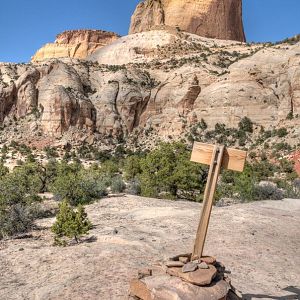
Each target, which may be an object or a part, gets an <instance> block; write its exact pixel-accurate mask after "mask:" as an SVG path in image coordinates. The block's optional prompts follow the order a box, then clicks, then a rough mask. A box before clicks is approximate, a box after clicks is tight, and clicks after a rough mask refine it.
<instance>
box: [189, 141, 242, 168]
mask: <svg viewBox="0 0 300 300" xmlns="http://www.w3.org/2000/svg"><path fill="white" fill-rule="evenodd" d="M214 148H215V145H210V144H204V143H198V142H195V143H194V147H193V152H192V157H191V161H193V162H197V163H200V164H205V165H210V164H211V161H212V156H213V152H214ZM246 157H247V152H246V151H243V150H238V149H231V148H225V150H224V154H223V159H222V165H221V167H222V168H224V169H228V170H233V171H238V172H242V171H243V170H244V167H245V161H246Z"/></svg>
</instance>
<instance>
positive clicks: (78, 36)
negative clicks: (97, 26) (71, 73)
mask: <svg viewBox="0 0 300 300" xmlns="http://www.w3.org/2000/svg"><path fill="white" fill-rule="evenodd" d="M118 38H119V36H118V35H117V34H115V33H113V32H107V31H102V30H71V31H65V32H63V33H60V34H59V35H57V37H56V40H55V42H54V43H50V44H46V45H45V46H44V47H42V48H41V49H39V50H38V51H37V52H36V54H35V55H34V56H33V57H32V61H35V62H37V61H43V60H47V59H50V58H65V57H71V58H80V59H85V58H86V57H87V56H88V55H90V54H92V53H93V52H94V51H96V50H97V49H99V48H102V47H104V46H106V45H108V44H110V43H112V42H113V41H115V40H116V39H118Z"/></svg>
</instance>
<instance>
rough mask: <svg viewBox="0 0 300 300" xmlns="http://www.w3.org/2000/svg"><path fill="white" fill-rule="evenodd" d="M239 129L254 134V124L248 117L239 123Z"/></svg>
mask: <svg viewBox="0 0 300 300" xmlns="http://www.w3.org/2000/svg"><path fill="white" fill-rule="evenodd" d="M239 129H240V130H241V131H244V132H250V133H252V132H253V122H252V121H251V120H250V119H249V118H248V117H243V118H242V119H241V121H240V122H239Z"/></svg>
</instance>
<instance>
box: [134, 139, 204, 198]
mask: <svg viewBox="0 0 300 300" xmlns="http://www.w3.org/2000/svg"><path fill="white" fill-rule="evenodd" d="M140 166H141V174H140V175H139V179H140V183H141V194H142V195H143V196H147V197H165V198H174V199H175V198H182V199H187V200H193V201H195V200H197V199H199V193H200V192H203V189H204V184H205V179H206V175H207V173H206V172H205V171H204V170H203V169H202V168H201V166H200V165H199V164H195V163H192V162H190V150H188V149H187V148H186V146H185V145H184V144H182V143H173V144H167V143H164V144H161V145H160V147H159V148H158V149H156V150H153V151H152V152H150V153H149V154H147V155H146V157H145V158H142V159H141V162H140ZM197 195H198V198H197Z"/></svg>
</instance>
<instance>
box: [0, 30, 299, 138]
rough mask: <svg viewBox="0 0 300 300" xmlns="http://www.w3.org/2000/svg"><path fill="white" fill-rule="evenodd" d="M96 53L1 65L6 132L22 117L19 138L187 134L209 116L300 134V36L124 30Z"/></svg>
mask: <svg viewBox="0 0 300 300" xmlns="http://www.w3.org/2000/svg"><path fill="white" fill-rule="evenodd" d="M158 40H161V41H163V43H162V44H161V45H160V46H157V41H158ZM144 41H148V42H147V43H144ZM128 53H129V54H130V55H127V54H128ZM90 59H91V60H93V61H80V60H74V59H72V60H70V59H64V60H51V61H46V62H44V63H43V64H28V65H14V64H0V122H1V123H3V124H4V125H6V127H5V130H4V131H2V138H7V139H9V138H10V136H11V135H13V134H14V130H12V129H9V128H12V127H10V126H14V125H10V123H11V122H12V120H14V119H17V120H18V122H23V123H22V124H23V125H22V127H19V129H18V130H19V131H18V139H20V140H21V139H22V138H27V139H28V138H29V135H35V134H36V135H37V134H40V135H43V136H49V137H56V138H61V137H66V138H67V139H69V140H71V141H75V142H76V141H80V139H79V138H78V135H77V134H79V135H80V136H81V137H82V138H86V137H92V139H91V140H92V141H97V140H98V141H101V140H102V139H103V137H109V138H118V137H123V138H125V139H126V138H127V137H128V136H130V135H131V134H132V135H133V136H136V137H137V136H138V138H139V139H142V138H143V137H145V136H147V135H148V133H149V132H151V134H152V133H153V134H155V135H156V136H157V137H161V138H164V137H169V136H172V137H183V136H184V134H185V133H187V132H189V130H190V129H191V127H192V126H194V125H196V124H198V123H199V122H200V120H201V119H204V120H205V122H206V123H207V124H208V126H209V127H210V128H213V127H214V125H215V124H216V123H224V124H226V125H227V126H230V127H235V126H237V124H238V123H239V121H240V120H241V118H243V117H244V116H247V117H249V118H250V119H251V120H252V121H253V122H255V124H256V125H257V126H258V127H259V126H264V127H265V128H272V127H279V126H280V127H282V126H286V127H289V126H290V127H291V128H292V127H294V128H293V130H294V133H293V134H294V136H297V135H298V136H299V134H300V126H299V125H300V118H299V116H300V85H299V82H300V67H299V66H300V44H299V43H297V44H295V45H288V44H283V45H274V46H269V45H260V44H257V45H246V44H240V43H237V42H229V41H220V40H211V39H206V38H201V37H199V36H197V35H192V34H187V33H177V34H175V33H172V32H167V31H162V30H158V31H150V32H144V33H139V34H135V35H130V36H128V37H124V38H122V39H120V40H118V41H116V42H114V43H113V44H111V45H109V46H107V47H105V48H102V49H100V50H98V51H97V52H96V53H94V54H93V55H92V56H91V57H90ZM132 62H133V63H132ZM33 111H35V112H36V111H38V114H37V117H36V118H33V117H32V112H33ZM291 112H292V113H293V115H294V119H293V120H287V115H288V114H289V113H291ZM297 115H298V117H297ZM24 120H25V121H26V120H27V121H28V123H24V122H25V121H24ZM27 121H26V122H27ZM26 126H28V128H29V129H28V131H27V132H25V131H24V132H22V130H25V129H24V128H25V127H26ZM32 128H35V129H34V130H32ZM6 129H7V130H6ZM296 140H297V139H295V141H296Z"/></svg>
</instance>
